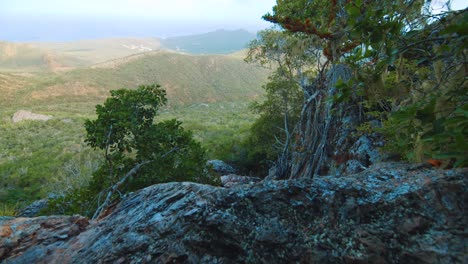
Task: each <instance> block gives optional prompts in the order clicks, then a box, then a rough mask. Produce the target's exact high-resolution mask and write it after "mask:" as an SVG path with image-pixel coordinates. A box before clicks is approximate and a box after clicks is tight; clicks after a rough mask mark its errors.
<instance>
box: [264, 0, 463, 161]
mask: <svg viewBox="0 0 468 264" xmlns="http://www.w3.org/2000/svg"><path fill="white" fill-rule="evenodd" d="M430 2H431V1H417V0H416V1H414V0H409V1H408V0H401V1H386V0H385V1H362V0H354V1H339V0H338V1H302V0H296V1H277V5H276V6H275V7H274V8H273V14H267V15H265V16H264V18H265V19H266V20H268V21H271V22H273V23H276V24H278V25H280V26H282V27H283V28H285V29H287V30H288V31H290V32H303V33H305V34H308V35H313V36H316V37H318V38H319V39H321V40H323V43H324V44H323V45H322V50H323V53H324V55H325V56H326V57H327V58H328V59H329V60H330V61H331V62H332V63H346V64H347V65H349V66H352V67H353V69H354V72H355V78H354V79H353V80H352V81H351V82H349V83H340V85H338V86H339V87H337V88H338V91H339V92H341V95H342V96H334V97H333V100H334V101H335V102H338V103H341V102H344V101H346V98H345V97H347V96H348V97H349V96H350V94H351V93H349V90H350V89H357V90H356V93H357V94H358V95H359V96H361V97H362V99H363V100H361V101H360V103H361V104H362V109H363V110H365V111H366V112H367V114H366V116H368V117H369V116H374V117H373V118H375V117H377V118H382V119H383V120H382V121H384V122H383V127H382V128H381V129H380V130H379V131H380V132H383V133H384V134H385V136H386V139H387V147H386V149H387V150H391V151H396V152H398V153H400V154H402V155H403V156H404V157H406V158H407V159H408V160H411V161H423V160H425V159H427V158H429V157H432V158H439V159H448V160H451V161H452V162H454V165H455V166H465V165H466V163H467V162H466V157H467V153H466V144H465V143H464V142H466V139H467V131H466V123H467V121H466V115H465V109H466V99H467V96H466V94H467V86H466V80H465V79H466V78H465V75H466V43H467V42H466V36H467V31H466V28H467V17H468V15H467V12H466V10H464V11H459V12H447V13H442V14H440V15H431V14H428V13H427V12H422V9H424V8H426V7H427V5H428V4H430ZM387 117H388V120H386V118H387Z"/></svg>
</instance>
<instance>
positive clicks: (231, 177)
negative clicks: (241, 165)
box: [221, 174, 261, 188]
mask: <svg viewBox="0 0 468 264" xmlns="http://www.w3.org/2000/svg"><path fill="white" fill-rule="evenodd" d="M259 181H261V179H260V178H258V177H249V176H240V175H236V174H228V175H223V176H221V185H222V186H223V187H226V188H230V187H233V186H236V185H240V184H253V183H255V182H259Z"/></svg>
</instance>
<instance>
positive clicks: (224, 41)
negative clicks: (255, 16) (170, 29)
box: [161, 29, 255, 54]
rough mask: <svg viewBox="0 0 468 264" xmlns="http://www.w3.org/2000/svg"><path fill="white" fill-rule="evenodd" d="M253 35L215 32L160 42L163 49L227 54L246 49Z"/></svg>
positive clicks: (226, 31)
mask: <svg viewBox="0 0 468 264" xmlns="http://www.w3.org/2000/svg"><path fill="white" fill-rule="evenodd" d="M254 38H255V34H253V33H250V32H248V31H246V30H242V29H239V30H234V31H228V30H217V31H213V32H209V33H205V34H200V35H191V36H182V37H172V38H167V39H163V40H161V43H162V45H163V47H164V48H166V49H172V50H176V51H182V52H186V53H192V54H228V53H232V52H236V51H239V50H242V49H245V48H246V47H247V44H248V43H249V42H250V41H251V40H253V39H254Z"/></svg>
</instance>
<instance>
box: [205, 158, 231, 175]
mask: <svg viewBox="0 0 468 264" xmlns="http://www.w3.org/2000/svg"><path fill="white" fill-rule="evenodd" d="M207 163H208V165H209V166H211V167H212V168H213V170H214V172H216V173H218V174H219V175H226V174H232V173H236V169H234V168H233V167H232V166H231V165H229V164H227V163H226V162H224V161H222V160H209V161H208V162H207Z"/></svg>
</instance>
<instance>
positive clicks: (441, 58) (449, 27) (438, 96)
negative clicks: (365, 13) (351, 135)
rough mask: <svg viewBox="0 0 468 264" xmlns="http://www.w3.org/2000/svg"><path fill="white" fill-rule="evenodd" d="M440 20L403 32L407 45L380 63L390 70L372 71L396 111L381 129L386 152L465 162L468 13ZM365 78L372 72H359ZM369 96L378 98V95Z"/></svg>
mask: <svg viewBox="0 0 468 264" xmlns="http://www.w3.org/2000/svg"><path fill="white" fill-rule="evenodd" d="M436 18H437V19H435V18H432V19H433V20H434V21H432V23H431V24H429V25H426V26H425V27H423V28H421V29H420V30H417V31H416V30H414V31H409V32H407V33H405V34H403V35H402V36H400V38H401V39H404V41H402V43H403V44H398V45H393V46H392V49H393V50H394V52H393V53H394V54H395V56H397V57H396V59H390V60H387V61H385V63H386V64H384V60H381V61H380V63H381V64H382V65H390V69H391V71H387V72H383V73H382V71H381V70H380V71H379V70H378V69H379V67H378V65H377V68H376V69H374V72H373V74H374V76H375V75H376V73H377V74H379V73H380V75H381V80H382V81H381V85H383V86H384V88H383V89H380V90H381V91H383V92H385V91H387V97H386V98H388V99H390V100H391V102H392V105H391V106H390V107H389V108H390V109H391V110H393V111H391V112H389V113H388V114H389V118H388V120H386V121H385V122H384V126H383V128H382V129H381V131H382V132H383V133H384V134H385V135H386V137H387V139H388V141H387V146H386V150H390V151H392V152H396V153H399V154H401V155H402V156H403V157H404V158H405V159H407V160H409V161H413V162H421V161H425V160H426V159H428V158H434V159H439V160H446V161H447V162H448V163H449V165H447V166H452V165H454V166H467V165H468V159H467V152H466V149H467V145H466V143H465V142H466V140H467V138H468V131H467V123H468V119H467V115H466V107H467V106H466V105H467V100H468V93H467V91H468V89H467V83H466V80H465V75H466V73H465V65H466V54H465V53H466V39H467V32H466V27H467V26H468V25H467V24H468V14H466V11H462V12H455V13H451V14H450V13H449V14H443V15H442V16H440V17H436ZM423 47H424V49H422V48H423ZM387 58H388V57H387ZM381 68H382V67H380V69H381ZM365 76H370V75H369V74H367V73H366V71H361V76H360V77H361V79H364V78H366V77H365ZM387 87H388V88H387ZM390 90H393V92H391V93H390V94H388V91H390ZM395 92H396V93H395ZM367 94H369V93H367ZM381 94H382V92H381ZM370 98H371V100H373V101H376V100H375V96H374V99H372V97H370ZM383 98H385V97H383Z"/></svg>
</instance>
